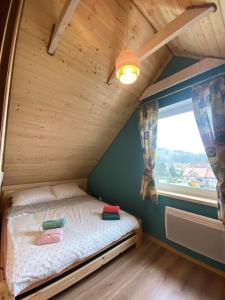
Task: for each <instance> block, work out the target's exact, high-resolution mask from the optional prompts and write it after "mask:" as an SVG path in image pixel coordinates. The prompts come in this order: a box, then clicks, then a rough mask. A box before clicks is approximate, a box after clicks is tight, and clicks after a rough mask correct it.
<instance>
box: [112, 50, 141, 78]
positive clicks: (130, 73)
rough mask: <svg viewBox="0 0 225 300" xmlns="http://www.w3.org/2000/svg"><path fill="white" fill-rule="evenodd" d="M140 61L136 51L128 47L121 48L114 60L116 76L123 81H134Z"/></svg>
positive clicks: (138, 70) (138, 72) (137, 74)
mask: <svg viewBox="0 0 225 300" xmlns="http://www.w3.org/2000/svg"><path fill="white" fill-rule="evenodd" d="M139 67H140V62H139V59H138V56H137V55H136V53H135V52H134V51H132V50H130V49H125V50H123V51H122V52H121V53H120V55H119V56H118V58H117V60H116V78H117V79H118V80H119V81H120V82H122V83H124V84H131V83H133V82H135V81H136V80H137V78H138V76H139V74H140V69H139Z"/></svg>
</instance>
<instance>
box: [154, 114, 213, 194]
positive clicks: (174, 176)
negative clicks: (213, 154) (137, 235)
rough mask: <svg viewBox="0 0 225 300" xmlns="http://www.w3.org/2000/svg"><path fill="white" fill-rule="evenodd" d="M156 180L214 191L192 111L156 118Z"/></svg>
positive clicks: (210, 172)
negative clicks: (157, 119)
mask: <svg viewBox="0 0 225 300" xmlns="http://www.w3.org/2000/svg"><path fill="white" fill-rule="evenodd" d="M157 165H158V169H157V173H158V183H159V185H160V183H161V184H162V183H164V184H169V185H171V186H172V185H174V187H175V186H177V185H179V186H183V187H191V188H194V189H201V190H212V191H215V187H216V178H215V176H214V174H213V172H212V170H211V167H210V164H209V162H208V158H207V156H206V154H205V150H204V147H203V144H202V141H201V137H200V134H199V131H198V128H197V124H196V121H195V117H194V113H193V111H189V112H185V113H180V114H178V115H172V116H169V117H166V118H163V119H160V120H159V122H158V150H157Z"/></svg>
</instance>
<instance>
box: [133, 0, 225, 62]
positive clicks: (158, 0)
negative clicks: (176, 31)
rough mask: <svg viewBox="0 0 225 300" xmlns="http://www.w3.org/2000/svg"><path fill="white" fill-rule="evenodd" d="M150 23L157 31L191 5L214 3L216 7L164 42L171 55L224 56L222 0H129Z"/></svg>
mask: <svg viewBox="0 0 225 300" xmlns="http://www.w3.org/2000/svg"><path fill="white" fill-rule="evenodd" d="M133 2H134V3H135V4H136V5H137V7H139V8H140V10H141V11H142V13H143V14H144V15H145V17H146V18H147V19H148V20H149V22H150V23H151V24H152V26H153V27H154V28H155V29H156V30H157V31H159V30H160V29H161V28H162V27H164V26H165V25H166V24H167V23H169V22H170V21H172V20H173V19H174V18H176V17H177V16H178V15H179V14H181V13H182V12H183V11H184V9H185V8H186V7H188V6H192V5H202V4H204V3H215V4H216V5H217V11H216V12H215V13H211V14H210V15H209V16H208V17H206V18H204V19H203V20H201V21H200V22H198V23H197V24H194V25H193V26H191V27H190V29H187V30H186V31H185V32H183V33H182V34H181V35H179V37H177V38H175V39H174V40H173V41H172V42H170V43H169V44H168V47H169V49H170V50H171V51H172V53H173V54H174V55H177V56H179V55H181V56H189V57H200V58H201V57H207V56H213V57H222V58H225V1H224V0H206V1H202V0H133Z"/></svg>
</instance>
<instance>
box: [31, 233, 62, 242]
mask: <svg viewBox="0 0 225 300" xmlns="http://www.w3.org/2000/svg"><path fill="white" fill-rule="evenodd" d="M61 241H62V234H59V233H54V234H41V236H40V237H39V238H38V239H37V241H36V244H37V245H46V244H53V243H58V242H61Z"/></svg>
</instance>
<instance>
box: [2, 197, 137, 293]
mask: <svg viewBox="0 0 225 300" xmlns="http://www.w3.org/2000/svg"><path fill="white" fill-rule="evenodd" d="M57 202H58V201H57ZM103 205H104V203H103V202H100V201H97V200H95V199H93V198H91V197H90V196H83V197H80V198H79V200H78V201H75V202H73V203H70V204H69V205H66V206H62V207H56V208H52V207H51V208H49V209H45V210H43V211H41V210H38V211H36V212H35V213H27V212H25V213H24V214H18V215H14V216H11V217H9V219H8V225H7V226H8V228H7V229H8V230H7V260H6V276H7V281H8V284H9V287H10V289H11V292H12V294H13V295H14V296H16V295H18V294H19V293H20V292H21V291H22V290H23V289H25V288H26V287H28V286H29V285H30V284H32V283H35V282H36V281H38V280H41V279H44V278H46V277H48V276H50V275H53V274H55V273H58V272H60V271H62V270H63V269H65V268H66V267H68V266H69V265H70V264H72V263H74V262H76V261H78V260H81V259H84V258H85V257H88V256H89V255H91V254H93V253H95V252H96V251H99V250H101V249H103V248H104V247H106V246H107V245H109V244H110V243H112V242H114V241H116V240H118V239H120V238H121V237H122V236H124V235H125V234H127V233H129V232H130V231H132V230H134V229H136V228H137V227H138V222H137V220H136V218H135V217H133V216H131V215H130V214H128V213H126V212H124V211H121V213H120V215H121V220H120V221H103V220H102V219H101V212H102V208H103ZM62 217H67V220H68V224H67V225H66V226H65V228H64V234H63V241H62V242H60V243H57V244H51V245H43V246H36V245H35V240H36V238H37V236H38V235H39V234H40V231H41V224H42V222H43V221H45V220H49V219H58V218H62Z"/></svg>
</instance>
